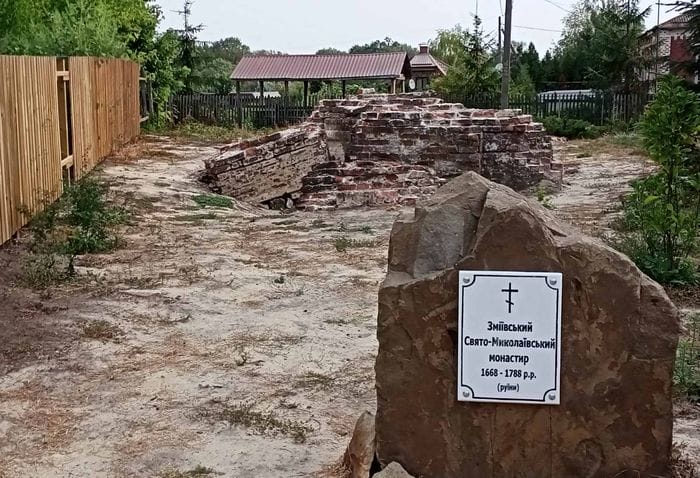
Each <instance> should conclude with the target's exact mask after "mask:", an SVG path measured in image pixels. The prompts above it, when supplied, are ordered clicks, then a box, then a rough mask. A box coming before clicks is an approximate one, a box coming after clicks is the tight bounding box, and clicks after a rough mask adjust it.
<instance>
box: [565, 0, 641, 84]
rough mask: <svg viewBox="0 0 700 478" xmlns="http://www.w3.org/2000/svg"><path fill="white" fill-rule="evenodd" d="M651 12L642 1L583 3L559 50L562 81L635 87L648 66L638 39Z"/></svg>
mask: <svg viewBox="0 0 700 478" xmlns="http://www.w3.org/2000/svg"><path fill="white" fill-rule="evenodd" d="M648 13H649V9H648V8H647V9H644V10H642V9H640V7H639V1H638V0H630V1H629V2H628V1H627V0H581V1H580V2H579V3H578V4H577V5H576V6H575V7H574V9H573V10H572V12H571V13H570V14H569V15H568V16H567V17H566V20H565V25H564V32H563V34H562V38H561V39H560V41H559V43H558V45H557V48H556V49H555V56H556V58H557V60H558V63H559V65H558V70H559V77H560V81H565V82H578V83H580V84H581V86H588V87H592V88H599V89H609V88H616V89H626V90H628V89H630V88H632V87H633V86H635V84H636V83H637V74H636V71H637V70H638V69H639V68H640V67H642V66H643V63H644V59H643V57H642V55H641V52H640V48H639V43H638V38H639V35H640V34H641V33H642V32H643V30H644V18H645V16H646V15H647V14H648Z"/></svg>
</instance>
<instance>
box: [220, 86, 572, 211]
mask: <svg viewBox="0 0 700 478" xmlns="http://www.w3.org/2000/svg"><path fill="white" fill-rule="evenodd" d="M304 135H307V136H308V138H307V139H304ZM253 148H255V149H254V150H253ZM207 170H208V171H209V174H208V175H207V176H208V177H209V178H210V179H211V183H212V184H214V185H215V187H216V188H217V190H218V191H219V192H222V193H224V194H230V195H232V196H234V197H237V198H241V199H247V200H253V201H257V202H262V201H267V200H269V199H272V198H274V197H279V196H282V195H283V194H290V193H292V192H299V193H300V196H299V197H298V201H297V206H298V207H300V208H306V209H330V208H336V207H355V206H371V205H379V204H414V203H415V202H416V201H417V200H418V199H420V198H422V197H425V196H429V195H432V194H433V193H434V192H435V191H436V190H437V188H438V187H439V186H440V185H442V184H444V183H445V182H446V181H447V180H448V179H450V178H452V177H455V176H458V175H460V174H462V173H463V172H464V171H476V172H478V173H479V174H481V175H482V176H484V177H487V178H489V179H491V180H494V181H497V182H500V183H502V184H505V185H507V186H510V187H512V188H514V189H519V190H522V189H526V188H528V187H530V186H533V185H535V184H537V183H538V182H539V181H540V180H541V179H543V178H545V177H546V178H548V179H554V180H555V181H559V180H560V179H561V166H560V165H559V164H556V163H554V161H553V157H552V144H551V141H550V139H549V137H548V136H547V135H546V134H545V133H544V131H543V128H542V125H541V124H539V123H534V122H533V121H532V117H531V116H530V115H523V114H520V111H519V110H478V109H469V108H465V107H464V106H463V105H461V104H453V103H443V102H442V100H440V99H438V98H435V97H430V96H421V95H415V94H410V95H369V96H364V97H362V96H361V97H355V98H352V99H348V100H325V101H323V102H321V105H320V106H319V107H318V108H317V109H316V110H315V111H314V112H313V114H312V115H311V117H310V119H309V121H308V122H307V123H306V124H305V125H304V126H303V127H301V128H295V129H292V130H289V131H287V132H283V133H278V134H277V135H273V136H270V137H267V138H261V139H260V140H258V141H256V142H255V144H254V145H251V144H250V143H241V144H239V145H233V146H229V147H227V148H226V149H224V150H222V154H221V155H219V156H218V157H217V158H215V159H213V160H210V161H208V162H207ZM285 182H286V184H285ZM280 192H282V194H280Z"/></svg>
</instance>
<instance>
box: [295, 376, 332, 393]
mask: <svg viewBox="0 0 700 478" xmlns="http://www.w3.org/2000/svg"><path fill="white" fill-rule="evenodd" d="M334 383H335V377H332V376H330V375H326V374H323V373H319V372H306V373H304V374H302V375H301V376H299V377H298V378H297V380H296V381H295V383H294V385H295V387H296V388H312V389H320V390H328V389H330V388H331V387H332V386H333V384H334Z"/></svg>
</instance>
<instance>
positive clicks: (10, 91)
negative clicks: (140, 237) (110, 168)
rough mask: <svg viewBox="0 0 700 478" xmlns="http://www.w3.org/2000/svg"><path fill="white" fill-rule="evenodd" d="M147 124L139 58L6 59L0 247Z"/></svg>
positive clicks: (0, 129) (1, 89) (0, 117)
mask: <svg viewBox="0 0 700 478" xmlns="http://www.w3.org/2000/svg"><path fill="white" fill-rule="evenodd" d="M139 127H140V114H139V66H138V65H137V64H136V63H133V62H131V61H127V60H117V59H98V58H88V57H71V58H61V59H57V58H55V57H28V56H0V244H2V243H4V242H5V241H7V240H8V239H10V238H11V237H12V236H13V235H14V234H15V233H16V232H17V231H18V230H19V229H21V228H22V227H23V226H24V225H25V224H26V223H27V222H28V221H29V220H30V219H31V216H32V215H33V214H35V213H37V212H39V211H40V210H42V209H43V207H44V206H45V205H46V204H47V203H48V202H50V201H54V200H55V199H57V198H58V196H59V195H60V194H61V192H62V190H63V184H64V181H69V182H70V181H75V180H77V179H79V178H80V177H82V176H83V175H85V174H86V173H87V172H89V171H90V170H91V169H92V168H94V167H95V166H96V165H97V164H98V163H99V162H100V161H101V160H102V159H104V158H105V157H106V156H108V155H110V154H112V153H113V152H114V151H115V150H116V149H117V148H119V147H120V146H122V145H124V144H125V143H127V142H129V141H131V140H132V139H134V138H135V137H136V136H138V134H139Z"/></svg>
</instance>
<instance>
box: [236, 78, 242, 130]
mask: <svg viewBox="0 0 700 478" xmlns="http://www.w3.org/2000/svg"><path fill="white" fill-rule="evenodd" d="M236 123H238V127H239V128H242V127H243V105H242V104H241V82H240V80H239V81H236Z"/></svg>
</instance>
